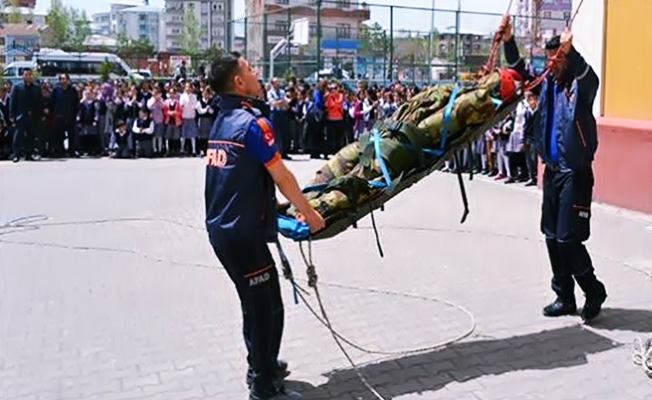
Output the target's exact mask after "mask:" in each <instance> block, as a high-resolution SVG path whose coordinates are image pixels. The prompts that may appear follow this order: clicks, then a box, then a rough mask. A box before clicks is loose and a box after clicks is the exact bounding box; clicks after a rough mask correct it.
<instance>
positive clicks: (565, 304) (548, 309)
mask: <svg viewBox="0 0 652 400" xmlns="http://www.w3.org/2000/svg"><path fill="white" fill-rule="evenodd" d="M576 312H577V305H576V304H575V299H572V300H570V299H569V300H564V299H562V298H561V297H557V299H556V300H555V301H553V302H552V303H550V304H548V305H547V306H545V307H543V315H545V316H546V317H561V316H563V315H574V314H575V313H576Z"/></svg>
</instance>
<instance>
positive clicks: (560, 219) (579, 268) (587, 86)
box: [501, 15, 607, 322]
mask: <svg viewBox="0 0 652 400" xmlns="http://www.w3.org/2000/svg"><path fill="white" fill-rule="evenodd" d="M501 32H502V38H503V41H504V49H505V58H506V60H507V63H508V64H510V65H508V66H509V67H510V68H513V69H515V70H517V71H518V72H519V73H520V74H522V76H523V77H524V78H525V79H526V80H527V81H532V80H533V79H532V77H531V76H529V74H528V72H527V71H526V68H525V62H524V60H523V59H522V58H521V57H520V55H519V51H518V47H517V46H516V42H515V40H514V36H513V34H512V26H511V19H510V17H509V15H507V16H505V17H504V18H503V21H502V23H501ZM572 39H573V35H572V33H571V32H570V29H566V30H565V31H564V32H563V33H562V34H561V35H560V36H556V37H553V38H552V39H550V40H549V41H548V42H547V43H546V53H547V56H548V60H549V69H548V73H547V75H546V76H545V78H544V79H543V81H542V82H541V86H540V96H539V99H540V100H539V106H538V107H539V112H538V113H537V117H536V119H535V121H534V130H533V135H534V144H535V146H536V149H537V153H538V154H539V155H540V157H541V159H542V160H543V163H544V164H545V171H544V175H543V206H542V214H541V230H542V232H543V234H544V235H545V237H546V246H547V248H548V255H549V257H550V263H551V265H552V274H553V277H552V289H553V291H554V292H555V293H556V294H557V298H556V300H555V301H554V302H552V303H551V304H549V305H547V306H546V307H544V309H543V314H544V315H545V316H547V317H556V316H562V315H571V314H575V312H576V311H577V306H576V302H575V294H574V287H575V284H574V280H573V278H575V281H577V284H578V285H579V286H580V288H581V289H582V291H583V292H584V294H585V295H586V302H585V304H584V308H583V309H582V313H581V317H582V320H584V321H585V322H588V321H590V320H592V319H593V318H595V317H597V316H598V314H599V313H600V309H601V307H602V304H603V303H604V301H605V300H606V298H607V293H606V290H605V287H604V285H603V284H602V283H601V282H600V281H599V280H598V279H597V278H596V276H595V274H594V272H593V271H594V270H593V264H592V261H591V257H590V255H589V253H588V251H587V250H586V247H585V246H584V243H583V242H585V241H586V240H587V239H588V238H589V235H590V218H591V201H592V194H593V184H594V179H593V169H592V162H593V158H594V154H595V151H596V149H597V147H598V137H597V126H596V122H595V118H594V116H593V102H594V100H595V96H596V93H597V91H598V87H599V85H600V81H599V78H598V76H597V75H596V73H595V72H594V71H593V68H591V66H590V65H588V64H587V63H586V61H585V60H584V58H583V57H582V56H581V55H580V54H579V53H578V52H577V50H576V49H575V48H574V47H573V45H572Z"/></svg>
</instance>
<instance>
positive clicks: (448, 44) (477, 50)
mask: <svg viewBox="0 0 652 400" xmlns="http://www.w3.org/2000/svg"><path fill="white" fill-rule="evenodd" d="M458 35H459V36H458ZM492 39H493V38H492V36H490V35H488V34H486V33H482V32H473V31H468V30H462V29H460V30H458V31H455V29H454V28H450V29H447V30H444V31H442V32H439V35H438V36H437V38H436V41H437V46H438V49H437V52H436V53H435V54H433V56H434V57H438V58H441V59H444V60H454V59H455V58H458V59H464V58H465V57H469V56H476V55H488V54H489V50H490V48H491V42H492ZM456 49H457V56H456V54H455V50H456Z"/></svg>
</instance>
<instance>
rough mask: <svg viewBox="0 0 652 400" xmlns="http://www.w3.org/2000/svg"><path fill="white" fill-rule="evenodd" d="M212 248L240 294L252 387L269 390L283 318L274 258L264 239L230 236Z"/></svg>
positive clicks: (274, 368)
mask: <svg viewBox="0 0 652 400" xmlns="http://www.w3.org/2000/svg"><path fill="white" fill-rule="evenodd" d="M213 250H214V251H215V255H217V258H218V259H219V260H220V262H221V263H222V266H224V268H225V269H226V272H227V273H228V274H229V277H230V278H231V280H232V281H233V283H234V284H235V288H236V290H237V292H238V296H239V297H240V304H241V307H242V319H243V329H242V330H243V336H244V341H245V345H246V346H247V352H248V356H247V361H248V363H249V367H250V368H251V370H252V372H253V374H252V375H253V385H254V386H253V387H254V388H255V389H256V390H258V391H265V390H270V389H271V388H272V385H273V382H274V378H275V374H276V369H277V365H278V364H277V360H278V354H279V350H280V347H281V339H282V336H283V325H284V318H285V317H284V310H283V300H282V298H281V288H280V284H279V277H278V272H277V270H276V266H275V264H274V259H273V258H272V255H271V253H270V251H269V248H268V247H267V243H266V241H265V240H253V239H251V238H250V239H246V240H245V239H229V240H225V241H223V242H222V243H213Z"/></svg>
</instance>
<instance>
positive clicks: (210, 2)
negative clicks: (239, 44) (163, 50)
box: [165, 0, 233, 52]
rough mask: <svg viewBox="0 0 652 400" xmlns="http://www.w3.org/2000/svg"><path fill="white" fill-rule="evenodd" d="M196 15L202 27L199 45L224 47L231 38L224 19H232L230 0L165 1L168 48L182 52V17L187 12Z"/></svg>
mask: <svg viewBox="0 0 652 400" xmlns="http://www.w3.org/2000/svg"><path fill="white" fill-rule="evenodd" d="M187 10H191V12H194V14H195V20H196V21H198V22H199V24H200V26H201V35H200V40H199V42H200V43H199V44H200V48H201V49H209V48H211V47H217V48H224V49H226V48H227V47H228V46H227V43H228V42H229V41H230V40H231V36H232V29H227V27H230V26H229V25H228V24H227V22H228V21H230V20H232V19H233V0H196V1H195V0H166V1H165V41H166V47H167V50H168V51H171V52H180V51H182V50H183V49H182V46H183V40H182V36H183V34H184V17H185V15H186V11H187Z"/></svg>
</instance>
